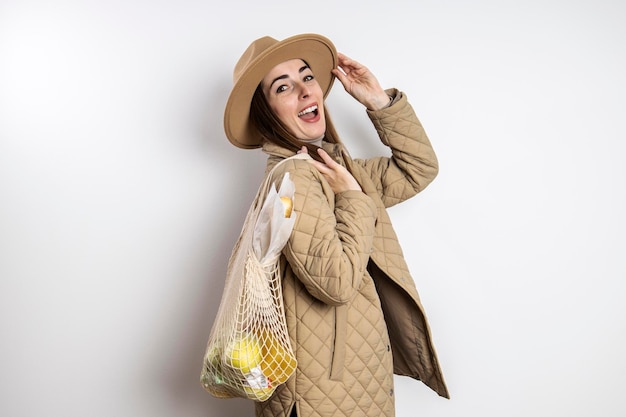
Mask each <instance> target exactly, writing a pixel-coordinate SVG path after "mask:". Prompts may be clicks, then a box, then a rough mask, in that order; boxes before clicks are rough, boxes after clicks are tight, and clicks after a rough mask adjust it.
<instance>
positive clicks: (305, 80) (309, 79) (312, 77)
mask: <svg viewBox="0 0 626 417" xmlns="http://www.w3.org/2000/svg"><path fill="white" fill-rule="evenodd" d="M313 79H315V77H314V76H313V74H310V75H307V76H305V77H304V82H309V81H313Z"/></svg>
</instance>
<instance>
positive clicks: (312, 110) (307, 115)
mask: <svg viewBox="0 0 626 417" xmlns="http://www.w3.org/2000/svg"><path fill="white" fill-rule="evenodd" d="M318 113H319V110H318V109H317V104H314V105H312V106H311V107H307V108H306V109H304V110H302V111H301V112H300V113H298V117H299V118H301V119H304V120H310V119H314V118H315V117H317V115H318Z"/></svg>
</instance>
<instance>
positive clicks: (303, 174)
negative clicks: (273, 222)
mask: <svg viewBox="0 0 626 417" xmlns="http://www.w3.org/2000/svg"><path fill="white" fill-rule="evenodd" d="M285 165H287V166H286V168H285V169H286V170H288V171H289V175H290V178H291V179H292V180H293V181H294V184H295V196H294V202H293V203H294V211H295V212H296V216H297V217H296V222H295V225H294V228H293V231H292V233H291V236H290V238H289V241H288V242H287V245H286V246H285V248H284V249H283V254H284V255H285V257H286V258H287V261H288V263H289V264H290V266H291V268H292V270H293V272H294V273H295V274H296V276H297V277H298V279H299V280H300V281H301V282H302V283H303V284H304V286H305V287H306V289H307V290H308V292H309V293H310V294H311V295H312V296H313V297H315V298H317V299H319V300H320V301H322V302H324V303H326V304H329V305H341V304H344V303H346V302H348V301H350V300H351V299H352V298H353V297H354V295H355V294H356V292H357V290H358V288H359V287H360V285H361V281H362V279H363V275H364V274H365V270H366V268H367V262H368V259H369V256H370V253H371V248H372V244H373V238H374V225H375V221H376V205H375V203H374V201H373V200H372V199H371V198H370V197H368V196H367V195H366V194H364V193H362V192H360V191H346V192H343V193H340V194H337V195H335V194H334V193H333V192H332V190H331V189H330V186H328V185H327V183H326V180H325V179H324V178H323V177H322V176H321V174H319V172H318V171H317V170H316V169H315V168H314V167H313V166H312V165H311V164H309V163H308V162H306V161H301V160H296V161H293V162H289V163H286V164H285Z"/></svg>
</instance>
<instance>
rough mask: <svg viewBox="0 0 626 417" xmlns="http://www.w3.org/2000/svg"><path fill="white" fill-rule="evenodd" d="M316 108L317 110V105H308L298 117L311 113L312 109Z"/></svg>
mask: <svg viewBox="0 0 626 417" xmlns="http://www.w3.org/2000/svg"><path fill="white" fill-rule="evenodd" d="M315 110H317V106H311V107H307V108H306V109H304V110H302V111H301V112H300V113H298V117H300V116H304V115H305V114H307V113H311V112H312V111H315Z"/></svg>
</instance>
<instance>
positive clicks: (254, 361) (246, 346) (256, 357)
mask: <svg viewBox="0 0 626 417" xmlns="http://www.w3.org/2000/svg"><path fill="white" fill-rule="evenodd" d="M226 359H227V361H228V363H229V364H230V365H231V366H232V367H233V368H235V369H238V370H240V371H241V372H242V373H243V374H247V373H249V372H250V370H251V369H252V368H256V367H257V366H259V364H260V363H261V359H262V356H261V346H260V345H259V340H258V339H257V338H256V337H255V336H254V335H252V334H249V333H244V334H243V335H242V336H241V337H240V338H239V339H237V340H235V341H234V342H233V343H232V344H231V346H230V347H229V349H227V351H226Z"/></svg>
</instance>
